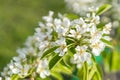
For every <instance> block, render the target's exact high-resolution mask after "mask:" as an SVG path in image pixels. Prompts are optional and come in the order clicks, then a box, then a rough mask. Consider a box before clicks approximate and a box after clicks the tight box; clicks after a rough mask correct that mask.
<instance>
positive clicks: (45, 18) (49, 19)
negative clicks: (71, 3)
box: [43, 11, 54, 23]
mask: <svg viewBox="0 0 120 80" xmlns="http://www.w3.org/2000/svg"><path fill="white" fill-rule="evenodd" d="M53 14H54V12H53V11H49V15H48V16H44V17H43V19H44V20H45V21H46V22H50V23H51V22H52V20H53V18H52V16H53Z"/></svg>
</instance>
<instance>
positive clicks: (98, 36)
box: [90, 30, 103, 43]
mask: <svg viewBox="0 0 120 80" xmlns="http://www.w3.org/2000/svg"><path fill="white" fill-rule="evenodd" d="M102 34H103V33H102V31H99V30H96V31H95V32H91V39H90V43H95V42H99V41H100V39H101V38H102Z"/></svg>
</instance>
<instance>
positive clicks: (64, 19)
mask: <svg viewBox="0 0 120 80" xmlns="http://www.w3.org/2000/svg"><path fill="white" fill-rule="evenodd" d="M63 26H65V27H66V28H69V27H70V20H69V19H68V18H66V17H64V18H63Z"/></svg>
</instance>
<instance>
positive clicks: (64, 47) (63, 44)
mask: <svg viewBox="0 0 120 80" xmlns="http://www.w3.org/2000/svg"><path fill="white" fill-rule="evenodd" d="M56 44H57V45H58V46H60V47H59V48H57V49H56V50H55V52H56V53H59V56H63V55H64V54H65V53H66V52H67V50H68V49H67V43H66V42H65V38H61V39H59V40H57V41H56Z"/></svg>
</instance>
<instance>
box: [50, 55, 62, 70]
mask: <svg viewBox="0 0 120 80" xmlns="http://www.w3.org/2000/svg"><path fill="white" fill-rule="evenodd" d="M62 57H63V56H59V54H57V53H56V54H55V56H53V58H52V59H51V60H50V62H49V69H52V68H53V67H54V66H55V65H56V64H57V63H59V62H60V61H61V60H62Z"/></svg>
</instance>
